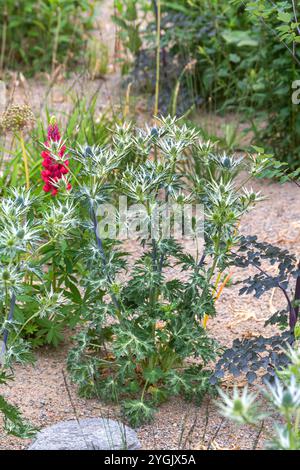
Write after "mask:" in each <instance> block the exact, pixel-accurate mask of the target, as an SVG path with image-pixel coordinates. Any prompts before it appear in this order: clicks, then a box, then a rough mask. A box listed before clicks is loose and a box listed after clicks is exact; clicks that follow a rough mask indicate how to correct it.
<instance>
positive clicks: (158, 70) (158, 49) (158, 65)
mask: <svg viewBox="0 0 300 470" xmlns="http://www.w3.org/2000/svg"><path fill="white" fill-rule="evenodd" d="M160 21H161V0H157V23H156V26H157V31H156V82H155V106H154V116H157V114H158V100H159V78H160Z"/></svg>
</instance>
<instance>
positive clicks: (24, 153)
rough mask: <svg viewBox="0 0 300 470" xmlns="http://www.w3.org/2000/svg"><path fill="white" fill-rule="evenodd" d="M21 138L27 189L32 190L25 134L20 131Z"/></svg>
mask: <svg viewBox="0 0 300 470" xmlns="http://www.w3.org/2000/svg"><path fill="white" fill-rule="evenodd" d="M19 137H20V142H21V148H22V156H23V161H24V169H25V179H26V189H27V190H28V189H29V188H30V182H29V168H28V159H27V152H26V148H25V142H24V137H23V132H22V131H20V136H19Z"/></svg>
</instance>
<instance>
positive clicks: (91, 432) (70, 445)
mask: <svg viewBox="0 0 300 470" xmlns="http://www.w3.org/2000/svg"><path fill="white" fill-rule="evenodd" d="M79 423H80V425H78V422H77V421H75V420H74V421H61V422H60V423H57V424H54V425H53V426H49V427H47V428H44V429H43V430H42V431H40V432H39V433H38V434H37V437H36V440H35V441H34V442H33V443H32V444H31V445H30V446H29V447H28V450H118V449H121V450H122V449H128V450H136V449H140V447H141V445H140V443H139V440H138V438H137V435H136V432H135V431H133V430H132V429H130V428H129V427H127V426H125V425H124V424H122V423H120V422H117V421H113V420H112V419H102V418H90V419H81V420H80V421H79Z"/></svg>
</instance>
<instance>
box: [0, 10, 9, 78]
mask: <svg viewBox="0 0 300 470" xmlns="http://www.w3.org/2000/svg"><path fill="white" fill-rule="evenodd" d="M3 18H4V19H3V27H2V43H1V57H0V71H1V72H3V67H4V55H5V48H6V33H7V23H8V13H7V8H6V7H5V10H4V12H3Z"/></svg>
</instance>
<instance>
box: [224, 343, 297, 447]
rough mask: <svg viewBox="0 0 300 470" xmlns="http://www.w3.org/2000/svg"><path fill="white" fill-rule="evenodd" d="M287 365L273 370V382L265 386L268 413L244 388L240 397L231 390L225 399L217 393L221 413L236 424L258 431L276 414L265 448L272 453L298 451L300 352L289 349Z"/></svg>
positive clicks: (236, 392)
mask: <svg viewBox="0 0 300 470" xmlns="http://www.w3.org/2000/svg"><path fill="white" fill-rule="evenodd" d="M287 355H288V359H289V361H290V364H289V365H288V366H287V367H286V368H284V369H282V370H280V371H276V378H275V381H274V383H272V384H270V383H267V384H266V387H265V389H263V391H262V392H263V395H264V397H265V398H266V399H267V401H268V402H269V404H270V406H271V410H270V411H268V412H266V411H265V410H264V412H262V411H261V410H260V408H262V404H261V406H260V407H259V404H258V400H257V395H254V394H253V393H249V392H248V390H247V388H245V389H244V390H243V391H242V393H241V394H239V392H238V391H237V389H234V392H233V396H232V397H229V396H227V395H226V394H225V393H224V392H223V391H222V390H220V397H221V399H222V400H223V403H220V404H219V408H220V412H221V413H222V415H223V416H225V417H226V418H229V419H230V420H232V421H234V422H236V423H238V424H247V425H251V426H253V427H255V428H257V429H258V430H259V433H260V432H261V429H262V426H263V421H264V420H265V419H266V418H267V417H268V416H271V415H272V414H273V413H274V412H276V413H277V415H278V422H277V423H276V425H275V435H273V434H271V435H270V436H269V442H268V443H267V448H269V449H275V450H300V350H299V348H298V349H294V350H293V349H291V348H290V349H289V351H288V353H287Z"/></svg>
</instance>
